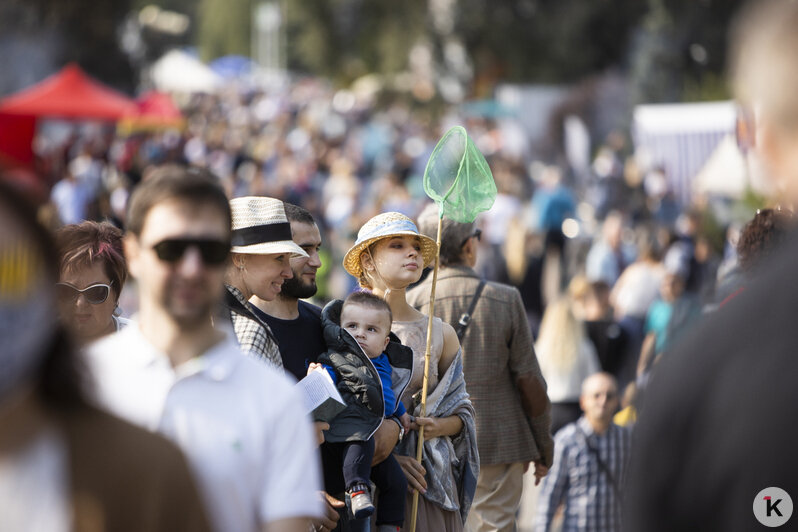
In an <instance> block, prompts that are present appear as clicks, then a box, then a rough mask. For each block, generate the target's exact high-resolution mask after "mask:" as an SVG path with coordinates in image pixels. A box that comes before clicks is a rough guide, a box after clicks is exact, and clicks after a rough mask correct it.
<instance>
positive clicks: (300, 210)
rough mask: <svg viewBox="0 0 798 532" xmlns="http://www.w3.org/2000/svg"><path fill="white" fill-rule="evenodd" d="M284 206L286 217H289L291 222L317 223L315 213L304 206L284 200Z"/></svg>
mask: <svg viewBox="0 0 798 532" xmlns="http://www.w3.org/2000/svg"><path fill="white" fill-rule="evenodd" d="M283 206H284V207H285V217H286V218H288V221H289V222H298V223H302V224H308V225H314V224H315V223H316V220H314V219H313V215H312V214H310V211H309V210H307V209H305V208H304V207H300V206H299V205H294V204H293V203H287V202H283Z"/></svg>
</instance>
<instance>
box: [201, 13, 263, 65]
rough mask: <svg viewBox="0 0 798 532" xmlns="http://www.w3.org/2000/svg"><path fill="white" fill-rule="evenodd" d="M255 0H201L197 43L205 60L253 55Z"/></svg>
mask: <svg viewBox="0 0 798 532" xmlns="http://www.w3.org/2000/svg"><path fill="white" fill-rule="evenodd" d="M253 5H254V2H253V0H201V1H200V4H199V7H198V14H197V16H198V18H199V24H198V27H197V44H198V46H199V49H200V55H201V57H202V58H203V59H204V60H206V61H207V60H211V59H215V58H217V57H221V56H223V55H228V54H239V55H246V56H248V55H250V48H251V37H250V36H251V34H252V32H251V29H252V22H251V21H252V8H253Z"/></svg>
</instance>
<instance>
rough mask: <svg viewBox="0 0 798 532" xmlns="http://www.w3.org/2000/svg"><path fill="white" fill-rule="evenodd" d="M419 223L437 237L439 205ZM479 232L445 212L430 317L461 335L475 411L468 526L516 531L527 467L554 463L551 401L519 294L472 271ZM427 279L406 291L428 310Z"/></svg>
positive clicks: (539, 469)
mask: <svg viewBox="0 0 798 532" xmlns="http://www.w3.org/2000/svg"><path fill="white" fill-rule="evenodd" d="M418 227H419V229H420V230H421V232H422V233H424V234H426V235H427V236H430V237H432V238H435V236H436V235H437V232H438V207H437V205H435V204H431V205H429V206H428V207H427V208H426V209H425V210H424V211H423V212H422V213H421V215H420V216H419V220H418ZM480 236H481V232H480V230H479V229H477V228H475V227H474V224H473V223H468V224H464V223H457V222H454V221H452V220H449V219H446V218H444V220H443V228H442V234H441V250H440V271H439V272H438V282H437V287H436V290H435V315H436V316H439V317H440V318H441V319H442V320H444V321H445V322H447V323H449V324H450V325H451V326H452V327H454V329H455V331H457V334H458V336H459V337H460V345H461V346H462V349H463V371H464V372H465V378H466V382H468V393H469V394H470V395H471V402H472V403H473V405H474V409H475V410H476V422H477V445H478V447H479V460H480V471H479V478H478V479H477V488H476V492H475V493H474V502H473V504H472V506H471V511H470V513H469V515H468V521H467V522H466V523H465V528H466V530H467V531H469V532H476V531H480V532H482V531H488V530H501V531H509V530H515V529H516V510H517V509H518V506H519V502H520V500H521V492H522V487H523V482H522V479H523V475H524V472H525V471H526V470H527V468H528V467H529V466H530V463H532V464H533V465H532V468H533V473H534V475H535V478H536V480H537V481H539V480H540V479H541V478H542V477H543V476H544V475H546V473H547V471H548V469H547V468H548V467H550V466H551V462H552V457H553V447H554V444H553V442H552V439H551V434H550V428H551V418H550V415H549V410H550V408H551V407H550V403H549V398H548V397H547V395H546V384H545V381H544V380H543V376H542V375H541V373H540V367H539V365H538V361H537V358H536V357H535V350H534V348H533V346H532V333H531V331H530V329H529V324H528V322H527V318H526V312H525V311H524V305H523V303H522V302H521V294H520V293H519V292H518V290H517V289H515V288H514V287H512V286H508V285H504V284H500V283H494V282H486V283H484V284H483V283H482V280H481V279H480V277H479V275H478V274H477V273H476V272H475V271H474V269H473V268H474V266H475V265H476V260H477V244H478V242H479V239H480ZM431 281H432V278H431V276H427V278H426V279H425V280H424V281H422V282H421V283H420V284H419V285H418V286H416V287H414V288H413V289H412V290H410V291H409V292H408V293H407V301H408V303H410V304H411V305H413V306H414V307H416V308H417V309H419V310H420V311H421V312H429V296H430V287H431V284H432V282H431Z"/></svg>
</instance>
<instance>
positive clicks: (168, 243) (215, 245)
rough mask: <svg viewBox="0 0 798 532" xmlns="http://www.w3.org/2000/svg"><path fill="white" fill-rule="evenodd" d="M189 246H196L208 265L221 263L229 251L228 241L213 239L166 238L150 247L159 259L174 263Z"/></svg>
mask: <svg viewBox="0 0 798 532" xmlns="http://www.w3.org/2000/svg"><path fill="white" fill-rule="evenodd" d="M190 247H196V248H197V249H198V250H199V253H200V256H201V257H202V261H203V262H204V263H205V264H207V265H209V266H219V265H220V264H223V263H224V261H225V260H227V256H228V255H229V253H230V242H225V241H221V240H213V239H191V238H168V239H166V240H162V241H160V242H158V243H157V244H155V245H154V246H152V249H153V250H155V254H156V255H157V256H158V258H159V259H160V260H162V261H164V262H169V263H175V262H177V261H179V260H180V259H181V258H183V255H185V253H186V250H187V249H188V248H190Z"/></svg>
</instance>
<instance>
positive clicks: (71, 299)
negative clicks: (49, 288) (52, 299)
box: [55, 281, 113, 305]
mask: <svg viewBox="0 0 798 532" xmlns="http://www.w3.org/2000/svg"><path fill="white" fill-rule="evenodd" d="M111 284H113V281H111V283H110V284H104V283H97V284H93V285H91V286H87V287H86V288H84V289H83V290H78V289H77V288H75V287H74V286H72V285H71V284H68V283H55V294H56V297H57V298H58V300H59V301H60V302H62V303H70V304H74V303H75V301H77V300H78V297H79V296H80V294H83V297H84V298H86V301H88V302H89V303H91V304H92V305H99V304H101V303H105V300H106V299H108V294H110V293H111Z"/></svg>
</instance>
